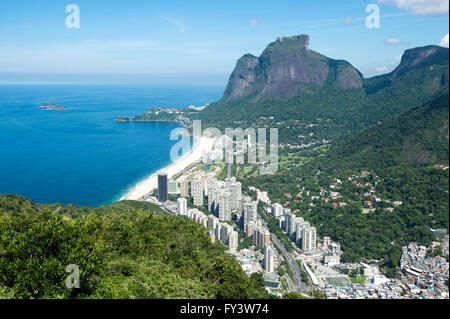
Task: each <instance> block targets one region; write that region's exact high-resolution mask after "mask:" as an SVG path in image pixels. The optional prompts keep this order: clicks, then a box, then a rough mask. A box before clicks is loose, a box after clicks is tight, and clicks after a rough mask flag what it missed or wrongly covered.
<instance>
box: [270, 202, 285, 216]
mask: <svg viewBox="0 0 450 319" xmlns="http://www.w3.org/2000/svg"><path fill="white" fill-rule="evenodd" d="M271 213H272V216H273V217H277V218H278V217H280V216H282V215H283V205H281V204H278V203H275V204H273V205H272V207H271Z"/></svg>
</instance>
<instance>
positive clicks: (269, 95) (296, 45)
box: [223, 35, 363, 101]
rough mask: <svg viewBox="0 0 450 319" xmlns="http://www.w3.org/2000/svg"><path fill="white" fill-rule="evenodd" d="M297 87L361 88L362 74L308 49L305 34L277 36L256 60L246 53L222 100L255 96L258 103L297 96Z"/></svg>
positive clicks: (346, 63) (236, 68) (340, 62)
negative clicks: (301, 85)
mask: <svg viewBox="0 0 450 319" xmlns="http://www.w3.org/2000/svg"><path fill="white" fill-rule="evenodd" d="M299 84H312V85H318V86H323V85H333V86H337V87H340V88H342V89H350V88H361V87H362V85H363V78H362V75H361V73H360V72H359V71H358V70H356V69H355V68H354V67H353V66H352V65H351V64H350V63H348V62H346V61H337V60H333V59H330V58H327V57H325V56H323V55H321V54H319V53H317V52H314V51H312V50H310V49H309V37H308V36H307V35H300V36H293V37H279V38H278V39H277V41H276V42H273V43H271V44H269V45H268V46H267V48H266V49H265V50H264V51H263V53H262V54H261V56H260V57H259V58H257V57H255V56H253V55H250V54H247V55H244V56H243V57H242V58H241V59H239V61H238V62H237V64H236V67H235V69H234V71H233V73H232V75H231V77H230V80H229V82H228V86H227V88H226V90H225V93H224V97H223V99H224V100H227V101H231V100H235V99H238V98H242V97H246V96H249V95H252V94H257V95H258V96H257V99H258V100H261V101H265V100H276V99H289V98H292V97H294V96H296V95H298V91H299Z"/></svg>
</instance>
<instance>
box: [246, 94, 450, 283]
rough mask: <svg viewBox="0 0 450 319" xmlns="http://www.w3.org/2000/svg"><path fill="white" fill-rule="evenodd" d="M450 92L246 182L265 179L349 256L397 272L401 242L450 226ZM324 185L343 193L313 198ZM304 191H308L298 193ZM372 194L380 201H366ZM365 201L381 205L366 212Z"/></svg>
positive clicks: (274, 194) (427, 239)
mask: <svg viewBox="0 0 450 319" xmlns="http://www.w3.org/2000/svg"><path fill="white" fill-rule="evenodd" d="M448 98H449V97H448V94H446V95H444V96H442V97H440V98H437V99H435V100H434V101H432V102H430V103H427V104H425V105H423V106H421V107H418V108H415V109H413V110H411V111H409V112H407V113H406V114H403V115H400V116H398V117H396V118H395V119H393V120H391V121H389V122H386V123H384V124H381V125H377V126H375V127H372V128H370V129H367V130H366V131H363V132H362V133H358V134H355V136H353V137H350V138H347V139H345V140H344V141H341V142H339V143H336V145H333V146H332V147H331V149H330V150H329V151H328V152H327V153H326V154H325V156H322V157H317V158H315V159H313V160H311V161H309V162H308V163H306V164H304V165H301V166H299V167H296V168H293V169H281V170H279V171H278V172H277V173H275V174H273V175H271V176H264V175H262V176H261V175H260V176H254V177H251V178H249V179H244V180H243V183H244V185H246V186H247V185H258V188H260V189H263V190H266V191H268V192H269V194H270V197H271V199H272V200H273V201H280V202H282V203H285V204H286V205H287V206H288V207H290V208H291V209H292V210H293V211H294V210H297V209H298V210H299V211H300V213H299V215H300V216H303V217H304V218H305V219H306V220H308V221H310V222H312V223H313V224H314V225H315V226H316V227H317V230H318V233H319V235H321V236H331V237H332V238H333V239H334V240H337V241H338V242H340V243H341V244H342V247H343V250H344V255H343V256H342V258H343V260H344V261H358V260H360V258H368V259H371V258H375V259H378V260H384V267H385V270H386V271H387V272H388V274H390V275H393V271H394V270H395V267H396V266H397V263H398V258H400V255H401V253H399V251H400V252H401V249H400V247H401V245H404V244H407V243H409V242H411V241H418V242H421V243H426V244H431V241H432V240H433V238H434V237H433V234H432V231H431V229H436V228H445V229H448V227H449V201H448V191H449V188H448V185H449V172H448V169H442V167H435V165H438V164H447V165H448V163H449V133H448V132H449V126H448V123H449V104H448V103H449V102H448ZM364 171H366V172H369V173H362V172H364ZM336 179H339V180H341V181H342V184H336ZM333 184H334V185H333ZM330 185H333V187H334V188H333V189H331V188H330ZM336 185H337V186H336ZM306 190H309V191H310V192H311V193H310V194H309V195H308V196H305V192H306ZM321 190H323V191H325V192H331V191H333V192H338V196H339V197H338V198H337V199H336V200H331V198H329V199H330V201H323V200H321V199H320V200H317V199H316V200H312V196H316V197H318V198H321V197H323V196H322V195H320V194H321ZM299 192H303V196H302V197H297V198H296V197H295V195H296V194H297V193H299ZM286 193H290V194H292V195H293V196H294V198H292V200H291V199H290V198H286V196H285V194H286ZM326 196H327V195H325V197H326ZM374 198H378V199H379V201H375V199H374ZM366 201H372V202H373V203H372V204H370V206H367V205H366V204H365V202H366ZM339 202H344V203H346V204H347V205H346V206H340V205H338V203H339ZM394 202H398V203H400V204H396V205H394V204H392V203H394ZM333 203H334V204H336V205H333ZM310 204H313V206H310ZM363 208H374V209H375V211H373V212H370V213H363V210H362V209H363Z"/></svg>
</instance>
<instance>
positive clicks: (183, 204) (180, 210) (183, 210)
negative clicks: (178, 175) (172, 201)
mask: <svg viewBox="0 0 450 319" xmlns="http://www.w3.org/2000/svg"><path fill="white" fill-rule="evenodd" d="M187 212H188V208H187V200H186V198H184V197H180V198H178V199H177V215H183V216H187Z"/></svg>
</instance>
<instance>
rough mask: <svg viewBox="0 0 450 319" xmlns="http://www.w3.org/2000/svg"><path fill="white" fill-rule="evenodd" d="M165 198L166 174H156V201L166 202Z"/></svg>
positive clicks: (166, 196)
mask: <svg viewBox="0 0 450 319" xmlns="http://www.w3.org/2000/svg"><path fill="white" fill-rule="evenodd" d="M167 198H168V195H167V174H164V173H162V174H158V202H161V203H163V202H166V201H167Z"/></svg>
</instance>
